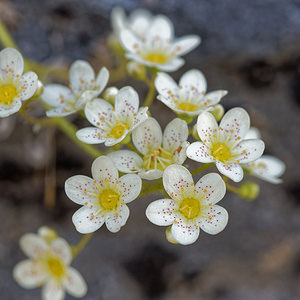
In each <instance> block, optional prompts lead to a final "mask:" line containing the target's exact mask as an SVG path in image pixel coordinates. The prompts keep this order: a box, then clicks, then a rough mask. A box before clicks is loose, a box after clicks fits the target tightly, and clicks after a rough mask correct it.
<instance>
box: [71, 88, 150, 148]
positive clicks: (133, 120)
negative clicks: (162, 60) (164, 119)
mask: <svg viewBox="0 0 300 300" xmlns="http://www.w3.org/2000/svg"><path fill="white" fill-rule="evenodd" d="M147 110H148V107H141V108H139V97H138V94H137V92H136V91H135V90H134V89H133V88H132V87H129V86H127V87H124V88H122V89H120V90H119V92H118V93H117V95H116V97H115V106H114V107H113V106H112V105H111V104H110V103H108V102H107V101H105V100H103V99H95V100H93V101H90V102H88V103H87V104H86V106H85V115H86V117H87V119H88V121H89V122H90V123H91V124H92V125H94V126H95V127H87V128H83V129H80V130H79V131H77V132H76V135H77V137H78V139H79V140H81V141H82V142H84V143H87V144H101V143H105V146H113V145H115V144H117V143H119V142H121V141H122V140H123V139H124V138H125V137H126V136H127V134H128V133H130V132H131V131H132V130H133V129H135V128H136V127H137V126H138V125H140V124H141V123H142V122H144V121H145V120H146V119H147V118H148V115H147Z"/></svg>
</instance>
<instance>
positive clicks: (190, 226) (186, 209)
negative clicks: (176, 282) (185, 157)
mask: <svg viewBox="0 0 300 300" xmlns="http://www.w3.org/2000/svg"><path fill="white" fill-rule="evenodd" d="M163 185H164V188H165V190H166V191H167V193H168V194H169V195H170V197H171V198H172V199H161V200H156V201H154V202H152V203H151V204H150V205H149V206H148V207H147V210H146V216H147V218H148V219H149V220H150V221H151V222H152V223H154V224H156V225H159V226H169V225H172V228H171V233H172V236H173V238H174V239H175V240H176V241H177V242H178V243H180V244H183V245H188V244H192V243H194V242H195V241H196V240H197V238H198V236H199V233H200V228H201V229H202V230H204V231H205V232H207V233H209V234H217V233H219V232H221V231H222V230H223V229H224V228H225V226H226V225H227V222H228V213H227V211H226V210H225V209H224V208H223V207H221V206H218V205H215V204H216V203H217V202H219V201H220V200H221V199H222V198H223V197H224V195H225V191H226V188H225V183H224V181H223V180H222V178H221V177H220V175H218V174H216V173H209V174H207V175H205V176H203V177H202V178H201V179H200V180H199V181H198V182H197V183H196V185H194V181H193V178H192V175H191V173H190V172H189V171H188V169H186V168H185V167H183V166H178V165H172V166H169V167H167V168H166V170H165V172H164V174H163Z"/></svg>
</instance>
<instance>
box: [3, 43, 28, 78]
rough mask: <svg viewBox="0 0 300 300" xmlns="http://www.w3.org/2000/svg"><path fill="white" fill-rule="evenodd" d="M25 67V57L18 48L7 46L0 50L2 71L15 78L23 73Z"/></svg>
mask: <svg viewBox="0 0 300 300" xmlns="http://www.w3.org/2000/svg"><path fill="white" fill-rule="evenodd" d="M23 69H24V61H23V57H22V55H21V54H20V52H19V51H18V50H16V49H14V48H5V49H3V50H2V51H1V52H0V71H1V72H3V73H6V74H11V75H12V76H13V77H14V78H16V76H17V75H19V76H21V75H22V73H23ZM8 76H9V75H8Z"/></svg>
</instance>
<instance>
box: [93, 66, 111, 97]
mask: <svg viewBox="0 0 300 300" xmlns="http://www.w3.org/2000/svg"><path fill="white" fill-rule="evenodd" d="M108 79H109V71H108V70H107V69H106V68H105V67H102V68H101V70H100V71H99V73H98V75H97V77H96V80H95V88H96V90H97V93H98V95H99V94H100V93H101V92H102V91H103V90H104V88H105V86H106V85H107V82H108Z"/></svg>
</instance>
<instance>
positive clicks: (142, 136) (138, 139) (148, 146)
mask: <svg viewBox="0 0 300 300" xmlns="http://www.w3.org/2000/svg"><path fill="white" fill-rule="evenodd" d="M132 141H133V144H134V146H135V147H136V148H137V149H138V150H139V151H140V152H141V153H142V154H144V155H146V154H147V153H148V152H149V151H150V150H152V149H156V148H158V147H159V146H161V142H162V132H161V128H160V126H159V124H158V122H157V121H156V120H155V119H153V118H148V119H147V120H146V121H145V122H143V123H142V124H141V125H140V126H139V127H137V128H136V129H135V130H134V131H133V132H132Z"/></svg>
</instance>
